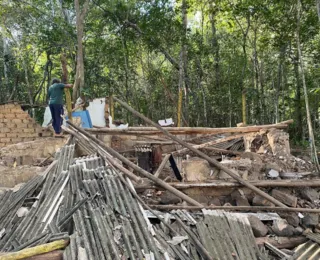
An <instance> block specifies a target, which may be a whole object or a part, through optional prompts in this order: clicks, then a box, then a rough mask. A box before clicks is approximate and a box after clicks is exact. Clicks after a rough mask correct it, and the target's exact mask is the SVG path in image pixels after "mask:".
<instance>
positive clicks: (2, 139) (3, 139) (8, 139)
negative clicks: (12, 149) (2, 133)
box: [0, 138, 11, 143]
mask: <svg viewBox="0 0 320 260" xmlns="http://www.w3.org/2000/svg"><path fill="white" fill-rule="evenodd" d="M10 141H11V139H10V138H1V139H0V142H1V143H9V142H10Z"/></svg>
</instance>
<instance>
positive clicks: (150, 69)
mask: <svg viewBox="0 0 320 260" xmlns="http://www.w3.org/2000/svg"><path fill="white" fill-rule="evenodd" d="M80 2H81V4H82V3H83V1H80ZM186 2H187V7H188V8H187V19H188V28H187V31H184V27H183V21H182V14H181V8H182V0H175V1H174V0H150V1H143V0H129V1H125V0H107V1H106V0H92V1H91V3H90V7H89V12H88V14H87V16H86V18H85V37H84V39H83V43H84V57H85V89H86V91H87V94H88V96H89V97H91V98H93V97H103V96H108V95H110V94H115V95H117V96H119V97H120V98H121V99H124V100H125V101H127V102H129V103H130V104H131V105H132V106H134V107H135V108H138V109H139V110H140V111H141V112H143V113H144V114H145V115H147V116H148V117H150V118H151V119H153V120H155V121H157V120H159V119H163V118H165V117H167V118H168V117H173V118H174V119H176V116H177V115H176V113H177V112H176V111H177V100H178V86H179V70H178V68H177V67H178V66H179V64H180V52H181V49H182V44H184V45H185V48H186V49H187V60H186V64H185V66H186V71H185V73H186V77H185V83H186V85H187V87H188V89H187V92H186V94H187V96H188V99H187V98H186V96H184V102H183V111H184V116H185V117H186V120H187V121H188V122H189V124H190V125H192V126H215V127H218V126H234V125H236V123H239V122H241V120H242V119H241V118H242V117H241V96H242V91H243V89H245V90H246V100H247V113H248V115H247V117H248V123H250V124H264V123H274V122H275V121H276V118H277V119H278V121H281V120H287V119H290V118H293V119H295V124H294V125H293V126H292V128H291V129H290V131H291V133H292V134H293V135H294V136H296V140H297V141H299V140H304V136H305V133H306V132H307V131H306V123H305V121H306V120H305V107H304V99H303V94H302V93H303V91H302V88H301V75H300V72H299V69H298V66H297V49H296V41H295V34H296V25H297V20H296V1H293V0H290V1H286V0H280V1H271V0H267V1H263V0H244V1H226V0H218V1H199V0H187V1H186ZM60 3H62V5H60ZM0 18H1V19H0V87H1V90H3V91H1V93H0V101H1V102H3V101H6V100H8V99H9V98H11V99H15V100H20V101H23V102H25V103H29V102H31V101H33V102H35V103H39V104H45V103H46V101H47V96H46V95H47V88H48V87H49V85H50V80H51V78H52V77H53V76H55V77H60V75H61V63H60V55H61V53H65V54H66V55H67V60H68V71H69V81H70V82H74V81H75V79H74V77H75V68H76V52H77V46H76V44H77V34H76V26H75V10H74V3H73V1H72V0H68V1H46V0H35V1H31V0H24V1H5V0H3V1H0ZM319 31H320V30H319V19H318V16H317V12H316V6H315V3H314V1H311V0H305V1H302V17H301V27H300V37H301V43H302V47H303V55H304V60H303V62H304V66H305V72H306V80H307V86H308V90H309V94H310V97H309V98H310V105H311V110H312V111H311V113H312V119H313V121H314V125H315V128H316V130H315V132H316V133H317V132H319V131H318V130H319V128H320V123H319V122H320V121H319V120H320V118H319V117H320V116H319V115H320V114H319V109H318V107H319V101H320V93H319V89H320V85H319V82H320V64H319V59H320V34H319ZM244 37H245V38H244ZM184 39H185V40H184ZM244 43H245V46H243V44H244ZM244 50H245V52H244ZM187 112H188V113H187ZM41 113H42V112H40V111H37V112H36V116H37V118H38V117H39V119H40V118H41V116H42V115H41ZM116 117H117V118H119V119H120V118H121V119H124V120H127V121H129V122H130V124H138V123H141V122H140V121H138V120H137V119H136V118H133V117H132V116H131V115H129V114H128V113H127V112H126V111H124V110H123V109H121V108H120V107H117V110H116ZM319 138H320V136H319Z"/></svg>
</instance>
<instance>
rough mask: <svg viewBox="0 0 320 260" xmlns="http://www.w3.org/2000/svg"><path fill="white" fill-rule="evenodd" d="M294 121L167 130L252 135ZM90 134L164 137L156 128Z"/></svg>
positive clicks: (171, 130)
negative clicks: (251, 133)
mask: <svg viewBox="0 0 320 260" xmlns="http://www.w3.org/2000/svg"><path fill="white" fill-rule="evenodd" d="M292 122H293V120H288V121H284V122H280V123H278V124H270V125H258V126H247V127H223V128H210V127H166V128H165V129H166V130H167V131H168V132H170V133H171V134H174V135H189V134H224V133H250V132H259V131H260V130H262V129H270V128H278V129H283V128H287V127H288V124H290V123H292ZM87 131H88V132H91V133H94V134H110V135H111V134H113V135H122V134H124V135H162V134H163V133H162V132H161V131H159V130H158V129H157V128H156V127H129V128H127V129H110V128H99V129H94V128H92V129H87Z"/></svg>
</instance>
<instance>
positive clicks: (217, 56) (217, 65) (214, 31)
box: [209, 1, 220, 89]
mask: <svg viewBox="0 0 320 260" xmlns="http://www.w3.org/2000/svg"><path fill="white" fill-rule="evenodd" d="M210 9H211V10H210V16H209V19H210V23H211V33H212V41H211V42H212V49H213V53H214V70H215V85H216V88H217V89H218V88H219V87H220V48H219V47H220V46H219V42H218V37H217V29H216V24H215V16H216V10H215V9H214V7H213V2H212V1H211V2H210Z"/></svg>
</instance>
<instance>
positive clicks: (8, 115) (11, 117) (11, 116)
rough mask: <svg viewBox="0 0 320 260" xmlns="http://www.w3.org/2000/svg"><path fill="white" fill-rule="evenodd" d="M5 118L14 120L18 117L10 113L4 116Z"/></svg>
mask: <svg viewBox="0 0 320 260" xmlns="http://www.w3.org/2000/svg"><path fill="white" fill-rule="evenodd" d="M4 118H7V119H13V118H16V115H15V114H10V113H8V114H5V115H4Z"/></svg>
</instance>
